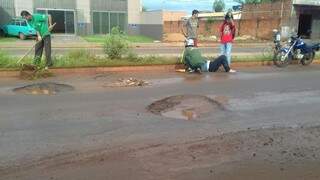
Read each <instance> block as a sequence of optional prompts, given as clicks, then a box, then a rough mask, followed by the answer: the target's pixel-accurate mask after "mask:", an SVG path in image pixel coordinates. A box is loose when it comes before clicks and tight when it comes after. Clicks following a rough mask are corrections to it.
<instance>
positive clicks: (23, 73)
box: [20, 64, 54, 80]
mask: <svg viewBox="0 0 320 180" xmlns="http://www.w3.org/2000/svg"><path fill="white" fill-rule="evenodd" d="M52 76H54V75H53V73H51V72H50V71H48V70H46V69H44V68H39V67H37V66H35V65H30V64H23V65H22V66H21V68H20V78H21V79H28V80H34V79H39V78H48V77H52Z"/></svg>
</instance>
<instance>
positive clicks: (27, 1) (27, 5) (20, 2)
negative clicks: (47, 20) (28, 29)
mask: <svg viewBox="0 0 320 180" xmlns="http://www.w3.org/2000/svg"><path fill="white" fill-rule="evenodd" d="M14 6H15V12H16V16H20V13H21V11H23V10H26V11H29V12H30V13H33V10H34V9H33V1H32V0H14Z"/></svg>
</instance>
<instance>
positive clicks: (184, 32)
mask: <svg viewBox="0 0 320 180" xmlns="http://www.w3.org/2000/svg"><path fill="white" fill-rule="evenodd" d="M187 23H188V21H187V22H186V23H183V25H182V26H181V31H182V34H183V35H184V37H186V38H187V37H188V36H187V33H186V30H185V28H186V26H187Z"/></svg>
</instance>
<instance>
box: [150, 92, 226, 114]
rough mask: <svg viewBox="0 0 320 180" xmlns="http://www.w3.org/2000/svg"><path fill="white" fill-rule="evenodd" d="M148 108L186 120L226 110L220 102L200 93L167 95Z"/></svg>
mask: <svg viewBox="0 0 320 180" xmlns="http://www.w3.org/2000/svg"><path fill="white" fill-rule="evenodd" d="M147 109H148V110H149V111H150V112H152V113H153V114H156V115H161V116H164V117H169V118H175V119H184V120H196V119H198V118H201V117H205V116H208V115H209V114H210V113H213V112H215V111H223V110H225V109H224V107H223V105H222V104H221V103H220V102H218V101H216V100H213V99H210V98H208V97H206V96H200V95H180V96H171V97H167V98H164V99H162V100H159V101H156V102H154V103H152V104H150V105H149V106H148V107H147Z"/></svg>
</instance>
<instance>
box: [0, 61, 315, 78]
mask: <svg viewBox="0 0 320 180" xmlns="http://www.w3.org/2000/svg"><path fill="white" fill-rule="evenodd" d="M293 64H296V63H293ZM313 64H320V60H315V61H314V62H313ZM272 65H273V62H272V61H261V62H234V63H233V64H232V67H233V68H237V67H259V66H272ZM182 68H183V66H182V65H181V64H177V65H146V66H121V67H88V68H56V69H50V72H52V73H53V74H55V75H62V76H63V75H94V74H101V73H106V72H150V71H152V72H154V71H158V72H159V71H160V72H175V71H176V70H177V69H182ZM19 76H20V71H17V70H4V71H1V69H0V78H5V77H19Z"/></svg>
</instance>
